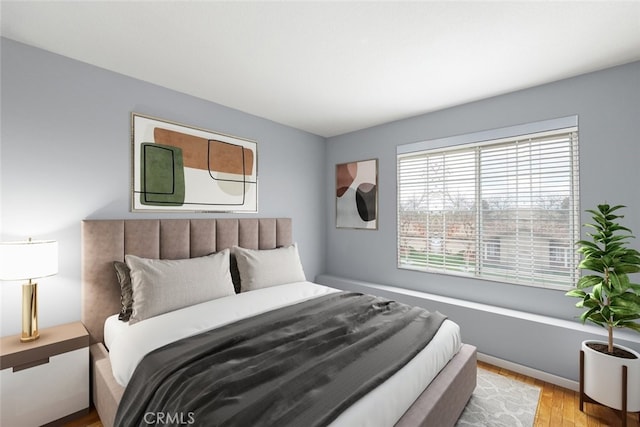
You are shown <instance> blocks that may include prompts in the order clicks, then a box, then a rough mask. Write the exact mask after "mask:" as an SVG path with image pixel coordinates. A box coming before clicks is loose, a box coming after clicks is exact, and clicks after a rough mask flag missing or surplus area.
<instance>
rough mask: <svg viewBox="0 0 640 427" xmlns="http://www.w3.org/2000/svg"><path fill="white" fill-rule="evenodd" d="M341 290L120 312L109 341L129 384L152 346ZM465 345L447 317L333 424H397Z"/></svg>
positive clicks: (280, 291)
mask: <svg viewBox="0 0 640 427" xmlns="http://www.w3.org/2000/svg"><path fill="white" fill-rule="evenodd" d="M332 292H337V289H333V288H330V287H326V286H322V285H318V284H314V283H311V282H298V283H291V284H286V285H280V286H273V287H269V288H263V289H258V290H255V291H250V292H245V293H241V294H238V295H233V296H228V297H224V298H220V299H215V300H212V301H207V302H204V303H201V304H197V305H193V306H190V307H186V308H183V309H180V310H176V311H173V312H170V313H165V314H163V315H160V316H156V317H153V318H150V319H147V320H144V321H142V322H138V323H135V324H132V325H130V324H128V323H125V322H121V321H119V320H118V318H117V315H114V316H111V317H109V318H108V319H107V321H106V322H105V328H104V337H105V345H106V346H107V348H108V349H109V357H110V360H111V364H112V367H113V375H114V378H115V379H116V381H117V382H118V383H119V384H120V385H122V386H126V384H127V383H128V382H129V380H130V378H131V376H132V375H133V372H134V370H135V368H136V366H137V365H138V363H139V362H140V360H142V358H143V357H144V356H145V355H146V354H147V353H148V352H150V351H152V350H154V349H156V348H159V347H161V346H163V345H165V344H168V343H170V342H173V341H176V340H179V339H181V338H184V337H187V336H191V335H195V334H197V333H200V332H203V331H206V330H209V329H213V328H217V327H220V326H223V325H225V324H228V323H232V322H234V321H236V320H239V319H242V318H246V317H249V316H252V315H256V314H259V313H263V312H266V311H269V310H273V309H276V308H279V307H283V306H286V305H290V304H294V303H297V302H301V301H304V300H308V299H310V298H315V297H318V296H320V295H326V294H328V293H332ZM460 346H461V339H460V329H459V327H458V325H457V324H456V323H454V322H452V321H450V320H446V321H445V322H444V323H443V324H442V326H441V327H440V329H439V330H438V332H437V333H436V335H435V336H434V338H433V339H432V341H431V342H430V343H429V344H428V345H427V346H426V347H425V348H424V349H423V350H422V351H421V352H420V353H418V355H417V356H416V357H415V358H414V359H412V360H411V361H410V362H409V363H408V364H407V365H405V366H404V367H403V368H402V369H401V370H399V371H398V372H397V373H396V374H394V375H393V376H392V377H391V378H389V379H388V380H387V381H385V382H384V383H383V384H382V385H381V386H379V387H378V388H376V389H374V390H372V391H371V392H369V393H368V394H367V395H365V396H364V397H363V398H362V399H360V400H359V401H358V402H356V403H355V404H354V405H352V406H351V407H350V408H349V409H347V410H346V411H344V412H343V413H342V414H341V415H340V416H339V417H338V418H337V419H336V420H335V421H334V422H333V423H332V425H333V426H359V425H361V426H388V425H393V424H394V423H395V422H396V421H397V420H398V419H399V418H400V417H401V416H402V414H403V413H404V412H405V411H406V410H407V409H408V408H409V406H411V404H412V403H413V402H414V401H415V400H416V398H417V397H418V396H419V395H420V393H421V392H422V391H423V390H424V389H425V388H426V387H427V386H428V385H429V383H430V382H431V380H432V379H433V378H435V376H436V375H437V374H438V372H439V371H440V370H441V369H442V368H443V367H444V366H445V365H446V364H447V362H448V361H449V360H450V359H451V358H452V357H453V356H454V355H455V354H456V353H457V351H458V350H459V348H460Z"/></svg>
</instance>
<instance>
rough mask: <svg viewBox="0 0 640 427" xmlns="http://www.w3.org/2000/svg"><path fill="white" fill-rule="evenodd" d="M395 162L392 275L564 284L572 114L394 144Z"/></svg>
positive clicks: (573, 188)
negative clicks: (409, 273) (416, 272)
mask: <svg viewBox="0 0 640 427" xmlns="http://www.w3.org/2000/svg"><path fill="white" fill-rule="evenodd" d="M461 142H462V143H461ZM431 147H433V148H431ZM397 161H398V165H397V167H398V260H397V261H398V267H399V268H406V269H412V270H422V271H430V272H440V273H446V274H456V275H465V276H471V277H479V278H485V279H490V280H497V281H502V282H507V283H516V284H523V285H531V286H540V287H547V288H555V289H566V288H569V287H572V286H573V285H574V283H575V281H576V279H577V275H578V271H577V263H578V260H579V257H578V255H577V254H576V253H575V251H574V250H573V245H574V242H575V241H576V240H578V239H579V236H580V234H579V233H580V226H579V221H580V212H579V206H580V205H579V200H578V133H577V118H576V117H569V118H563V119H555V120H549V121H545V122H537V123H532V124H527V125H521V126H515V127H510V128H504V129H497V130H492V131H488V132H480V133H477V134H470V135H463V136H459V137H453V138H446V139H443V140H436V141H426V142H420V143H415V144H408V145H401V146H398V155H397Z"/></svg>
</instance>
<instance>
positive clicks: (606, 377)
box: [581, 340, 640, 412]
mask: <svg viewBox="0 0 640 427" xmlns="http://www.w3.org/2000/svg"><path fill="white" fill-rule="evenodd" d="M587 343H597V344H604V345H607V343H606V342H603V341H591V340H589V341H583V342H582V347H581V349H582V351H584V385H583V387H584V392H585V394H586V395H587V396H589V397H590V398H591V399H593V400H595V401H596V402H598V403H601V404H603V405H606V406H608V407H610V408H614V409H618V410H621V409H622V366H623V365H626V366H627V411H628V412H638V411H640V353H638V352H637V351H634V350H632V349H630V348H627V347H623V346H621V345H614V347H617V348H619V349H622V350H626V351H628V352H629V353H631V354H633V355H635V356H636V358H635V359H626V358H622V357H617V356H612V355H610V354H607V353H601V352H599V351H597V350H594V349H592V348H591V347H589V346H588V345H587Z"/></svg>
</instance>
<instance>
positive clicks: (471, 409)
mask: <svg viewBox="0 0 640 427" xmlns="http://www.w3.org/2000/svg"><path fill="white" fill-rule="evenodd" d="M539 398H540V389H539V388H538V387H536V386H533V385H530V384H526V383H523V382H520V381H516V380H513V379H511V378H507V377H504V376H502V375H498V374H494V373H493V372H489V371H487V370H484V369H480V368H478V385H477V386H476V389H475V390H474V391H473V394H472V395H471V399H469V403H467V406H466V407H465V409H464V411H463V412H462V415H461V416H460V419H459V420H458V422H457V423H456V426H460V427H464V426H483V427H489V426H491V427H494V426H495V427H502V426H504V427H531V426H533V422H534V419H535V417H536V409H537V407H538V399H539Z"/></svg>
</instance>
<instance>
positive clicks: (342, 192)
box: [336, 159, 378, 230]
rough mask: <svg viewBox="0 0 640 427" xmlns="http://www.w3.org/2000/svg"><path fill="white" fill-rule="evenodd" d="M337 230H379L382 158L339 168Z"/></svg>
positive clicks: (337, 181)
mask: <svg viewBox="0 0 640 427" xmlns="http://www.w3.org/2000/svg"><path fill="white" fill-rule="evenodd" d="M336 227H337V228H360V229H366V230H377V229H378V159H371V160H362V161H357V162H350V163H341V164H337V165H336Z"/></svg>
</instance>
